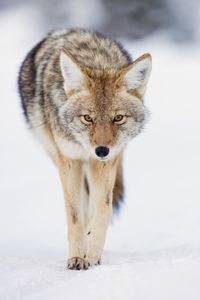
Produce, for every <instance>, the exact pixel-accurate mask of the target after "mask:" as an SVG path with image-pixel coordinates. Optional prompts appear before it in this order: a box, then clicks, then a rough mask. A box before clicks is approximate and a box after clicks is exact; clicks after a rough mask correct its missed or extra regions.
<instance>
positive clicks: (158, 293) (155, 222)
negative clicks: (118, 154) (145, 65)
mask: <svg viewBox="0 0 200 300" xmlns="http://www.w3.org/2000/svg"><path fill="white" fill-rule="evenodd" d="M26 15H27V17H25V16H26ZM0 34H1V39H0V43H1V45H0V46H1V47H0V53H1V55H0V66H1V68H0V72H1V109H0V149H1V156H0V166H1V173H0V174H1V175H0V176H1V177H0V183H1V185H0V299H3V300H6V299H9V300H10V299H13V300H15V299H16V300H17V299H38V300H39V299H48V300H51V299H79V298H80V297H82V298H83V299H86V298H87V299H136V300H140V299H142V300H145V299H148V300H149V299H154V300H157V299H159V300H160V299H162V300H163V299H164V300H165V299H176V300H177V299H181V300H184V299H192V300H193V299H195V300H196V299H199V298H200V287H199V278H200V203H199V202H200V171H199V170H200V157H199V153H200V134H199V130H200V118H199V114H200V102H199V87H198V84H199V69H200V54H199V49H200V47H199V46H198V45H196V46H193V47H189V46H188V47H184V48H182V47H175V46H173V45H169V44H168V43H167V42H166V41H164V40H162V38H161V37H158V36H156V37H154V38H151V39H149V40H148V39H147V40H145V41H143V42H142V43H137V44H132V43H131V42H125V43H126V45H127V47H128V49H129V50H130V51H131V53H133V55H134V57H136V56H139V55H141V54H142V53H143V52H147V51H149V52H151V53H152V56H153V73H152V77H151V81H150V85H149V90H148V95H147V97H146V104H147V106H148V107H149V109H150V111H151V120H150V122H149V124H148V125H147V128H146V130H145V131H144V132H143V133H142V134H141V135H140V136H139V137H138V138H136V139H135V140H133V141H132V142H131V143H130V144H129V146H128V148H127V150H126V153H125V157H124V169H125V183H126V199H125V205H124V207H123V209H122V211H121V214H120V216H119V218H114V220H113V224H111V226H110V229H109V233H108V236H107V241H106V246H105V252H104V255H103V261H102V265H101V266H99V267H95V268H92V269H91V270H88V271H86V272H84V271H80V272H76V271H69V270H65V260H66V258H67V250H66V249H67V243H66V221H65V213H64V201H63V196H62V190H61V185H60V182H59V178H58V176H57V171H56V169H55V168H54V167H53V165H52V164H51V162H50V161H49V159H48V158H47V157H46V155H45V154H44V153H43V151H42V149H41V147H40V145H38V144H37V142H36V141H34V140H33V138H32V136H31V135H30V133H29V132H28V131H27V129H26V125H25V123H24V120H23V116H22V114H21V110H20V105H19V98H18V96H17V92H16V77H17V71H18V68H19V65H20V62H21V61H22V59H23V58H24V56H25V54H26V52H27V51H28V50H29V49H30V48H31V47H32V45H33V44H34V43H35V42H37V41H38V39H39V38H41V35H40V33H39V32H38V29H36V28H34V27H33V26H32V24H31V19H30V18H29V17H28V14H26V12H25V11H20V10H19V11H15V12H11V13H9V14H7V15H4V16H1V19H0Z"/></svg>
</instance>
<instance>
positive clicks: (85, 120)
mask: <svg viewBox="0 0 200 300" xmlns="http://www.w3.org/2000/svg"><path fill="white" fill-rule="evenodd" d="M81 121H82V122H83V123H85V124H88V123H92V122H93V120H92V118H91V117H90V116H89V115H84V116H81Z"/></svg>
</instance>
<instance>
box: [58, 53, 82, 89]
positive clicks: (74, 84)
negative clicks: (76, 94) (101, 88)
mask: <svg viewBox="0 0 200 300" xmlns="http://www.w3.org/2000/svg"><path fill="white" fill-rule="evenodd" d="M60 68H61V73H62V76H63V78H64V89H65V90H79V89H80V88H81V86H82V83H83V80H84V74H83V72H82V71H81V68H80V67H79V66H78V64H77V63H76V62H75V60H74V59H73V58H72V56H71V55H69V54H67V53H66V52H65V51H61V54H60Z"/></svg>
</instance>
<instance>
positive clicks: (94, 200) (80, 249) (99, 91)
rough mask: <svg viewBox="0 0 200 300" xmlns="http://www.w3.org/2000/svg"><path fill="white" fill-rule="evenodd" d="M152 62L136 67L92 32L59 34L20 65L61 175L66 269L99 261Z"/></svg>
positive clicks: (28, 110) (142, 112)
mask: <svg viewBox="0 0 200 300" xmlns="http://www.w3.org/2000/svg"><path fill="white" fill-rule="evenodd" d="M150 70H151V57H150V55H149V54H144V55H142V56H141V57H139V58H138V59H136V60H135V61H132V59H131V57H130V55H129V54H128V52H127V51H126V50H124V49H123V47H122V46H121V45H120V44H119V43H118V42H116V41H114V40H111V39H109V38H108V37H104V36H103V35H101V34H99V33H97V32H88V31H84V30H71V31H66V30H59V31H55V32H53V33H51V34H49V35H48V36H47V37H46V38H45V39H44V40H42V41H41V42H40V43H39V44H37V45H36V46H35V47H34V48H33V49H32V50H31V51H30V52H29V54H28V55H27V57H26V58H25V60H24V62H23V64H22V67H21V70H20V74H19V91H20V95H21V100H22V106H23V110H24V114H25V117H26V119H27V122H28V124H29V127H30V129H31V130H32V132H33V133H34V135H35V136H36V137H37V138H38V139H39V140H40V141H41V143H42V144H43V146H44V148H45V150H46V151H47V153H48V154H49V156H50V157H51V158H52V160H53V161H54V163H55V165H56V166H57V168H58V170H59V175H60V178H61V181H62V184H63V189H64V194H65V199H66V208H67V216H68V227H69V246H70V249H69V252H70V253H69V256H70V259H69V268H75V269H79V268H87V267H88V266H89V264H94V263H97V262H98V261H99V260H100V257H101V252H102V249H103V244H104V240H105V233H106V228H107V225H108V222H109V219H110V216H111V211H112V203H113V204H115V206H119V200H120V199H122V197H123V180H122V165H121V157H122V152H123V149H124V146H125V145H126V144H127V142H128V141H129V140H130V139H131V138H133V137H135V136H136V135H137V134H138V133H139V132H140V131H141V129H142V128H143V126H144V123H145V120H146V109H145V106H144V103H143V97H144V94H145V90H146V85H147V81H148V78H149V75H150Z"/></svg>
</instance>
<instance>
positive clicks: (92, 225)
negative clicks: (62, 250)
mask: <svg viewBox="0 0 200 300" xmlns="http://www.w3.org/2000/svg"><path fill="white" fill-rule="evenodd" d="M117 163H118V159H115V160H113V161H108V162H101V161H95V160H93V161H91V164H90V172H89V173H90V174H89V185H90V203H93V206H94V212H93V216H92V218H91V220H90V222H89V224H88V232H87V238H88V247H87V254H86V259H87V260H88V261H89V263H90V264H91V265H93V264H97V263H99V262H100V259H101V254H102V251H103V246H104V242H105V237H106V231H107V228H108V224H109V222H110V219H111V215H112V196H113V187H114V182H115V178H116V169H117Z"/></svg>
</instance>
